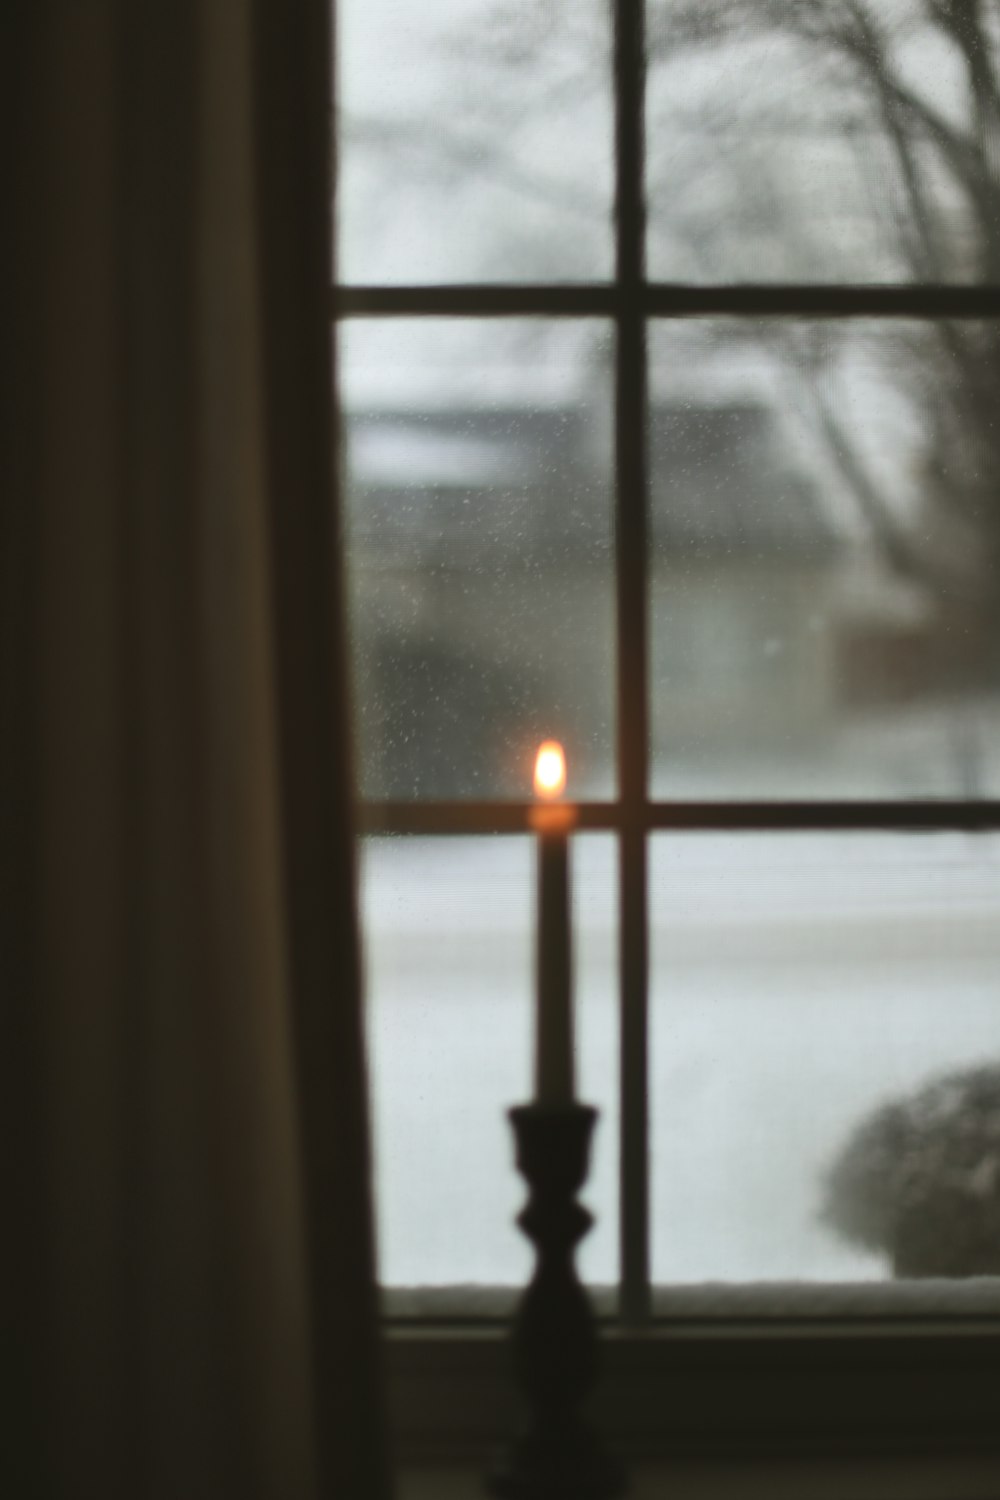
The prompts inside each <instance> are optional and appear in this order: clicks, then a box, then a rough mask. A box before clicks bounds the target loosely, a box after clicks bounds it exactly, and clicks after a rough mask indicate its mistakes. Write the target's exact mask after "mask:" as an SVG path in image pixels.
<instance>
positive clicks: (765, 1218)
mask: <svg viewBox="0 0 1000 1500" xmlns="http://www.w3.org/2000/svg"><path fill="white" fill-rule="evenodd" d="M651 880H652V884H651V891H652V902H651V907H652V933H651V937H652V960H653V962H652V995H651V1004H652V1078H651V1106H652V1202H653V1273H654V1277H655V1279H656V1280H657V1281H658V1282H661V1283H667V1282H675V1283H684V1282H687V1283H691V1282H707V1281H718V1282H733V1281H743V1282H752V1281H766V1280H771V1279H782V1280H812V1281H825V1282H830V1281H834V1282H851V1281H872V1280H879V1279H883V1278H888V1277H890V1276H892V1275H893V1274H894V1272H895V1274H896V1275H897V1276H898V1277H907V1278H909V1277H924V1276H928V1275H945V1276H971V1275H982V1274H991V1275H995V1274H997V1273H1000V1251H998V1249H997V1247H998V1246H1000V839H998V838H995V837H992V836H989V837H987V836H977V837H975V838H972V837H967V836H960V835H951V834H949V835H931V836H923V835H921V836H913V835H891V834H886V835H877V836H869V835H863V836H862V835H848V836H840V837H832V836H817V835H804V834H800V835H793V836H787V837H784V838H782V837H776V836H773V835H769V836H750V837H747V836H743V837H738V836H721V835H703V836H700V837H694V836H684V835H674V836H664V837H657V838H655V839H654V840H653V845H652V859H651Z"/></svg>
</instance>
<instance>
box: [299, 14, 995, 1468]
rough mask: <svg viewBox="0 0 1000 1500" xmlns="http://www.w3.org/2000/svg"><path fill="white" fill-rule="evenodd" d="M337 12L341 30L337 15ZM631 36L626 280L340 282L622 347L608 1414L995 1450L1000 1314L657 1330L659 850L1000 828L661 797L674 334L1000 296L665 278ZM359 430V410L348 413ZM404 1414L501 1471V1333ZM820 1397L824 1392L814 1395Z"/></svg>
mask: <svg viewBox="0 0 1000 1500" xmlns="http://www.w3.org/2000/svg"><path fill="white" fill-rule="evenodd" d="M333 3H334V11H335V10H336V3H335V0H333ZM609 3H610V5H611V8H612V15H613V22H614V50H613V89H614V120H615V151H614V171H615V209H614V238H615V263H614V270H613V273H612V276H611V278H610V279H609V280H608V281H607V282H601V283H596V284H573V285H567V284H538V283H536V284H524V285H520V284H519V285H509V284H506V285H493V284H461V285H434V286H430V285H406V286H401V285H391V286H390V285H359V284H349V285H348V284H339V283H337V282H336V280H335V281H334V284H333V285H332V287H331V291H330V302H329V315H330V320H331V323H332V326H333V329H334V331H336V329H337V327H338V326H339V324H340V323H342V322H345V321H351V320H359V319H393V318H402V317H406V318H413V317H435V318H450V317H456V318H458V317H476V318H497V319H505V318H513V317H525V316H544V317H546V318H559V317H572V318H600V319H603V320H607V321H608V322H609V323H610V325H611V326H612V327H613V329H614V331H615V367H614V383H615V396H614V424H615V426H614V430H615V460H614V513H615V536H616V548H615V599H616V609H615V621H616V648H615V649H616V689H615V697H616V719H617V730H616V752H617V767H618V788H619V790H618V795H617V797H616V798H614V799H611V800H608V801H602V802H596V801H593V802H586V803H583V804H580V805H579V824H578V826H579V828H580V829H581V831H587V830H603V831H610V832H612V833H614V834H615V835H616V836H617V839H618V843H619V850H620V858H619V862H618V864H619V884H618V921H619V934H620V942H619V949H620V971H619V1004H620V1058H621V1062H620V1109H621V1130H620V1165H619V1191H620V1195H621V1205H620V1215H619V1219H620V1239H621V1243H620V1268H621V1270H620V1285H619V1309H618V1316H617V1318H616V1319H615V1320H614V1321H613V1322H611V1323H609V1324H608V1327H607V1337H606V1340H605V1344H604V1349H605V1355H606V1361H605V1362H606V1366H607V1370H608V1376H609V1378H608V1379H607V1380H606V1382H605V1383H604V1384H603V1386H602V1387H601V1391H600V1393H599V1395H598V1398H597V1410H598V1413H599V1415H600V1417H601V1418H602V1420H603V1423H604V1426H605V1428H606V1429H607V1430H608V1432H609V1433H610V1434H611V1436H612V1437H613V1440H615V1441H616V1442H618V1443H619V1445H620V1446H622V1447H623V1449H624V1450H625V1451H632V1452H637V1453H652V1452H657V1453H663V1452H670V1453H683V1454H687V1453H691V1454H697V1453H705V1452H713V1453H715V1454H719V1453H732V1454H734V1455H738V1454H740V1453H744V1452H749V1451H753V1452H756V1453H767V1452H771V1451H774V1452H778V1451H780V1452H781V1453H782V1454H788V1453H790V1452H791V1451H796V1452H797V1451H800V1450H801V1451H803V1452H813V1453H815V1452H824V1453H826V1452H834V1451H851V1452H859V1451H864V1452H869V1451H870V1452H880V1453H881V1452H886V1451H890V1450H893V1449H894V1448H897V1447H898V1446H899V1445H900V1444H903V1443H905V1446H906V1451H908V1452H910V1453H912V1452H913V1451H915V1447H916V1448H917V1449H919V1451H921V1452H925V1451H926V1452H928V1453H929V1452H950V1451H954V1450H955V1448H956V1445H958V1446H959V1447H961V1449H962V1450H963V1451H966V1452H969V1451H975V1452H987V1451H989V1452H996V1451H998V1446H1000V1436H998V1435H997V1433H996V1423H995V1414H994V1413H993V1411H992V1409H991V1405H990V1398H989V1390H990V1381H989V1380H988V1379H984V1374H986V1372H991V1371H992V1370H995V1369H997V1368H1000V1317H991V1316H977V1315H973V1316H965V1317H961V1316H958V1317H947V1318H926V1319H925V1318H920V1319H916V1318H902V1319H901V1318H893V1317H891V1316H886V1317H872V1318H863V1319H861V1318H853V1319H842V1318H836V1317H829V1318H825V1319H794V1320H780V1319H771V1318H769V1319H767V1320H759V1319H752V1318H745V1317H744V1318H734V1319H726V1318H720V1319H719V1320H715V1319H712V1320H710V1321H709V1320H701V1321H699V1320H693V1321H685V1320H684V1319H683V1318H672V1319H670V1320H669V1321H661V1320H658V1319H657V1318H656V1316H655V1315H654V1311H653V1305H652V1288H651V1282H650V1245H649V1162H648V1153H649V1109H648V1097H647V1076H648V964H649V955H648V876H647V854H648V840H649V836H650V834H651V833H653V832H654V831H673V832H677V831H679V830H682V831H685V832H707V831H711V830H727V831H744V832H755V831H756V832H763V831H771V832H787V833H792V832H799V831H815V832H838V833H851V832H862V831H870V830H884V831H903V830H906V831H911V830H924V831H943V830H959V831H970V832H971V831H985V830H997V829H1000V800H997V799H984V800H977V801H974V802H970V801H960V800H941V801H934V802H929V801H922V800H921V801H895V802H887V801H875V800H871V801H869V800H865V801H849V800H848V801H845V800H839V799H836V800H823V801H812V800H809V801H807V800H801V799H800V800H785V801H773V802H772V801H768V802H759V801H753V802H748V801H733V800H726V801H711V802H708V801H697V802H692V801H683V802H682V801H670V800H662V799H659V800H657V799H654V798H651V797H650V795H649V791H648V785H649V778H648V771H649V765H648V761H649V643H648V601H649V589H648V556H649V535H648V504H647V497H648V492H649V475H648V457H647V455H648V416H649V412H648V401H647V350H646V343H647V339H646V335H647V329H648V326H649V324H650V323H651V322H652V321H653V320H670V319H685V318H695V317H709V316H725V317H735V318H765V317H766V318H824V319H859V318H870V317H878V318H880V319H899V318H920V319H923V320H928V319H930V320H933V319H943V318H947V319H971V318H976V319H992V320H996V319H998V318H1000V288H992V287H989V286H941V285H935V286H929V285H925V286H912V285H885V286H882V285H878V286H864V285H852V286H848V285H787V284H774V285H759V284H753V285H751V284H746V285H743V284H740V285H721V286H712V285H705V286H701V285H689V284H677V283H665V282H653V281H650V280H648V278H647V276H646V267H645V203H644V179H645V163H644V107H645V106H644V97H645V77H644V73H645V64H644V56H645V44H644V21H645V16H644V10H645V3H644V0H609ZM338 415H339V412H338ZM530 812H531V807H530V804H529V803H527V802H523V803H520V802H502V803H501V802H495V803H494V802H466V801H463V802H447V803H444V802H437V803H430V802H413V803H404V802H361V803H360V804H359V807H358V825H359V831H360V833H361V834H362V836H363V835H364V834H372V833H393V834H449V833H452V834H485V833H527V832H529V831H530V826H531V825H530V821H529V819H530ZM387 1329H388V1340H387V1362H388V1376H389V1392H390V1406H391V1409H392V1413H393V1416H394V1419H395V1430H396V1434H397V1438H398V1440H399V1443H400V1447H401V1451H402V1452H403V1453H404V1454H409V1455H410V1456H420V1457H428V1456H439V1455H442V1454H444V1455H455V1454H459V1453H469V1454H472V1453H476V1454H478V1453H481V1452H483V1451H485V1450H486V1448H488V1446H489V1445H490V1444H491V1443H492V1442H493V1441H495V1440H496V1438H497V1437H498V1436H499V1435H500V1434H502V1432H504V1431H505V1430H508V1429H509V1423H510V1420H511V1418H512V1409H511V1406H510V1400H511V1397H510V1385H509V1381H508V1379H507V1376H506V1357H505V1350H504V1345H503V1337H502V1328H501V1326H500V1325H499V1324H493V1325H489V1324H487V1323H478V1324H471V1325H470V1324H464V1323H463V1322H462V1320H460V1319H456V1320H454V1321H449V1322H448V1323H447V1324H445V1323H435V1324H431V1323H420V1322H413V1321H406V1322H402V1321H401V1322H397V1323H393V1322H391V1321H390V1322H389V1323H388V1324H387ZM803 1391H806V1392H807V1395H805V1396H804V1395H803Z"/></svg>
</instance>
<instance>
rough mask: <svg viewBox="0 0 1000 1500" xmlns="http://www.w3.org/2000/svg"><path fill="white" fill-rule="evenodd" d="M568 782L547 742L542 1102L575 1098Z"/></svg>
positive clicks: (541, 843)
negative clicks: (565, 795) (564, 794)
mask: <svg viewBox="0 0 1000 1500" xmlns="http://www.w3.org/2000/svg"><path fill="white" fill-rule="evenodd" d="M565 785H566V761H565V757H564V756H563V752H562V747H561V746H560V745H558V744H556V742H555V741H554V740H546V741H545V743H544V744H543V745H542V746H541V747H540V748H539V751H538V756H537V759H536V762H535V791H536V793H538V795H539V796H540V797H542V798H545V799H546V800H545V802H544V803H543V804H542V805H539V806H537V807H536V808H535V809H534V814H533V817H532V823H533V826H534V827H535V828H536V829H537V831H538V925H537V931H536V962H537V994H536V997H535V1098H536V1099H537V1101H538V1103H539V1104H551V1105H560V1104H570V1103H571V1102H572V1100H573V998H572V976H571V972H570V944H571V934H570V888H569V839H568V834H569V830H570V828H571V827H572V826H573V822H574V820H575V809H574V808H573V807H572V806H570V805H569V804H567V803H564V802H560V801H558V800H553V799H558V798H559V796H560V794H561V793H562V791H563V788H564V787H565Z"/></svg>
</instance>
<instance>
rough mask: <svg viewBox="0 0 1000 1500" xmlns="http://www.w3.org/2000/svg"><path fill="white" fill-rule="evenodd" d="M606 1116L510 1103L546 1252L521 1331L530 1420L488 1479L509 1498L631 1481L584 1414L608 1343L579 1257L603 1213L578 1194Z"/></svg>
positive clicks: (519, 1349) (536, 1235) (524, 1499)
mask: <svg viewBox="0 0 1000 1500" xmlns="http://www.w3.org/2000/svg"><path fill="white" fill-rule="evenodd" d="M596 1119H597V1111H596V1109H591V1108H590V1107H589V1106H588V1105H585V1104H567V1105H552V1106H550V1105H539V1104H527V1105H521V1106H520V1107H519V1108H517V1109H512V1110H511V1111H510V1121H511V1124H512V1125H513V1127H514V1135H515V1138H516V1142H517V1168H518V1171H519V1172H520V1173H521V1175H522V1177H524V1178H525V1179H526V1181H527V1183H528V1186H529V1189H530V1197H529V1200H528V1204H527V1207H526V1208H525V1209H524V1211H523V1213H522V1214H521V1215H520V1216H519V1218H518V1223H519V1224H520V1225H521V1227H522V1228H523V1230H524V1232H525V1234H527V1236H528V1238H529V1239H530V1240H531V1241H532V1242H533V1244H534V1246H535V1250H536V1254H537V1260H536V1263H535V1271H534V1275H533V1276H532V1279H531V1282H530V1284H529V1285H528V1288H527V1290H526V1291H525V1293H524V1296H523V1298H522V1299H521V1304H520V1307H519V1308H518V1312H517V1316H516V1318H515V1320H514V1327H513V1333H512V1347H513V1355H514V1375H515V1379H516V1380H517V1383H518V1385H519V1387H520V1389H521V1390H522V1392H523V1393H524V1396H525V1399H526V1403H527V1406H528V1412H529V1416H528V1421H527V1424H526V1426H525V1429H524V1431H523V1433H522V1434H521V1436H520V1437H519V1438H517V1439H516V1440H515V1441H514V1443H513V1444H512V1445H511V1447H510V1449H509V1451H508V1452H507V1453H506V1454H505V1455H504V1457H503V1458H502V1459H501V1461H500V1462H499V1463H498V1464H497V1466H496V1467H495V1468H494V1470H493V1471H492V1473H491V1474H490V1475H489V1476H488V1478H487V1481H486V1485H487V1489H488V1490H489V1491H490V1493H491V1494H493V1495H497V1496H501V1497H504V1500H607V1497H610V1496H613V1495H619V1494H621V1493H622V1491H623V1490H624V1489H625V1475H624V1471H623V1470H622V1468H621V1467H620V1466H619V1465H618V1464H617V1463H615V1462H614V1460H612V1459H611V1458H609V1457H608V1455H607V1454H606V1453H605V1452H604V1450H603V1448H602V1446H601V1444H600V1442H599V1440H598V1438H597V1436H596V1435H595V1433H594V1432H593V1430H592V1429H591V1427H590V1426H589V1424H588V1423H587V1422H586V1421H585V1420H584V1419H583V1417H582V1416H581V1415H580V1407H581V1405H582V1403H583V1400H584V1398H585V1396H586V1395H587V1392H588V1391H589V1390H590V1387H591V1386H592V1384H593V1383H594V1379H595V1377H596V1375H597V1370H598V1346H597V1330H596V1327H595V1324H594V1317H593V1313H592V1312H591V1308H590V1303H589V1301H588V1300H587V1295H586V1293H585V1292H584V1290H583V1287H582V1286H581V1285H580V1282H579V1280H578V1279H577V1274H576V1268H575V1266H574V1264H573V1255H574V1250H575V1247H576V1244H577V1241H578V1240H581V1239H582V1238H583V1236H584V1235H585V1234H586V1232H587V1230H588V1229H589V1228H590V1226H591V1224H592V1222H593V1220H592V1218H591V1216H590V1214H589V1213H588V1212H587V1210H586V1209H585V1208H582V1207H581V1206H580V1204H579V1203H576V1202H575V1201H574V1200H575V1197H576V1194H577V1192H578V1191H579V1189H580V1188H581V1187H582V1185H583V1182H584V1180H585V1178H586V1176H587V1167H588V1159H589V1155H590V1137H591V1134H592V1132H593V1128H594V1122H595V1120H596Z"/></svg>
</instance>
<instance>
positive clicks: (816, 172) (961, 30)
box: [647, 0, 1000, 283]
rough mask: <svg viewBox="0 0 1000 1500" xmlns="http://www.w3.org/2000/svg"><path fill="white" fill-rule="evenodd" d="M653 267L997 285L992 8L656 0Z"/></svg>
mask: <svg viewBox="0 0 1000 1500" xmlns="http://www.w3.org/2000/svg"><path fill="white" fill-rule="evenodd" d="M648 54H649V86H648V95H647V99H648V106H647V107H648V121H647V136H648V150H647V154H648V190H649V197H650V210H651V211H650V217H649V263H650V268H651V273H652V274H653V275H654V276H656V277H663V278H666V279H691V280H696V281H707V282H713V281H722V282H725V281H730V280H736V281H806V282H812V281H847V282H851V281H859V282H914V281H916V282H922V281H945V282H977V281H980V282H990V283H996V282H998V281H1000V232H998V223H1000V218H998V212H997V209H998V203H1000V174H998V169H997V157H996V153H995V148H994V122H995V121H996V120H997V118H998V117H1000V87H998V78H1000V66H998V65H1000V10H998V8H997V7H996V5H994V4H987V5H979V4H971V3H968V4H966V3H958V4H942V5H928V4H925V3H924V0H857V3H851V4H847V3H843V4H842V3H834V4H827V3H810V4H780V3H773V4H772V3H765V4H758V3H756V0H754V3H736V4H734V3H733V0H650V5H649V39H648Z"/></svg>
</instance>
